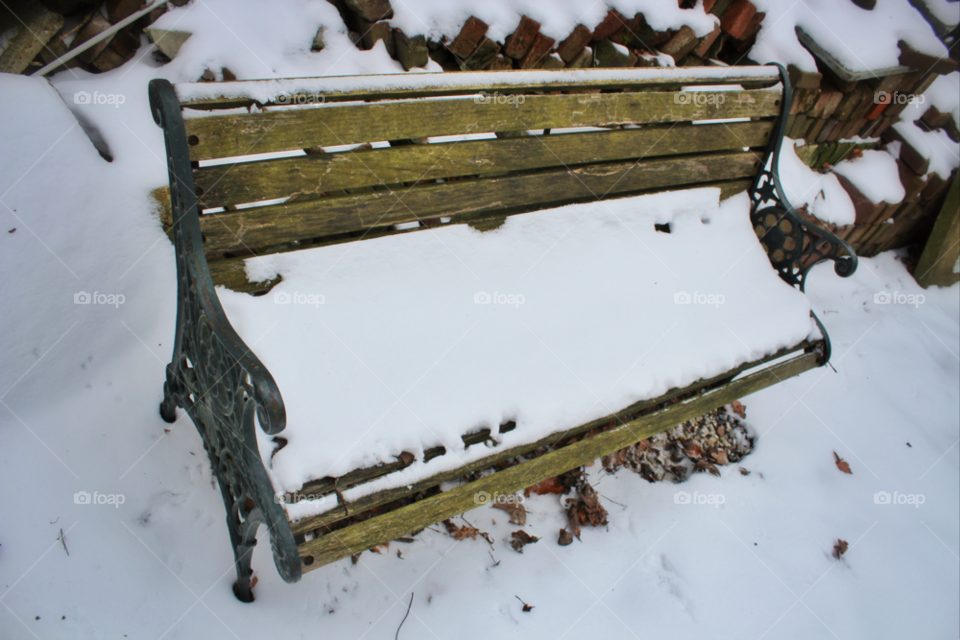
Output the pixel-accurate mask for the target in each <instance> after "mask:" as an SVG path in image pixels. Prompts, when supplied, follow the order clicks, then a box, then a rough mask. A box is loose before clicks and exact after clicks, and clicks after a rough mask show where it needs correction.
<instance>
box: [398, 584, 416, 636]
mask: <svg viewBox="0 0 960 640" xmlns="http://www.w3.org/2000/svg"><path fill="white" fill-rule="evenodd" d="M412 606H413V592H412V591H411V592H410V604H408V605H407V612H406V613H405V614H404V616H403V620H401V621H400V627H402V626H403V623H404V622H406V621H407V616H408V615H410V607H412ZM400 627H397V635H395V636H393V640H398V639H399V638H400Z"/></svg>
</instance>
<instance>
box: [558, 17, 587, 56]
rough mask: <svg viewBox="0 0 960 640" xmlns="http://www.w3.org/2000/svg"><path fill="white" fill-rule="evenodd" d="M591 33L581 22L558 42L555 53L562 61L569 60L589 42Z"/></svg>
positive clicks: (578, 53)
mask: <svg viewBox="0 0 960 640" xmlns="http://www.w3.org/2000/svg"><path fill="white" fill-rule="evenodd" d="M592 37H593V34H592V33H591V32H590V29H587V28H586V27H585V26H583V25H582V24H578V25H577V26H576V27H574V29H573V32H571V33H570V35H569V36H567V38H566V39H565V40H564V41H563V42H561V43H560V45H559V46H558V47H557V53H558V54H559V55H560V58H561V59H562V60H563V61H564V62H570V61H571V60H573V59H574V58H576V57H577V56H578V55H580V52H581V51H583V48H584V47H585V46H587V44H589V43H590V39H591V38H592Z"/></svg>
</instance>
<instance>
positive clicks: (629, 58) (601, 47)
mask: <svg viewBox="0 0 960 640" xmlns="http://www.w3.org/2000/svg"><path fill="white" fill-rule="evenodd" d="M618 47H620V48H618ZM622 48H625V47H622V45H617V44H614V43H613V42H610V41H609V40H601V41H600V42H598V43H597V45H596V48H595V52H596V58H597V66H598V67H633V66H635V65H636V64H637V54H635V53H633V52H632V51H630V50H629V49H627V53H624V52H623V51H621V49H622Z"/></svg>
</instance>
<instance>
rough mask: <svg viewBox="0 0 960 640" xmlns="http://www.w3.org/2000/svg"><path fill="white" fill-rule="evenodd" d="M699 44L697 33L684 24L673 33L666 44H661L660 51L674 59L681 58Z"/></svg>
mask: <svg viewBox="0 0 960 640" xmlns="http://www.w3.org/2000/svg"><path fill="white" fill-rule="evenodd" d="M696 46H697V35H696V34H695V33H694V32H693V29H691V28H690V27H688V26H686V25H684V26H682V27H680V29H679V30H678V31H677V32H676V33H675V34H673V37H672V38H670V39H669V40H668V41H667V42H666V43H665V44H663V45H661V46H660V51H661V52H662V53H665V54H667V55H668V56H672V57H673V59H674V60H680V59H681V58H683V56H685V55H687V54H688V53H690V52H691V51H693V49H694V47H696Z"/></svg>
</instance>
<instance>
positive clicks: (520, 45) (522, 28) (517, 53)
mask: <svg viewBox="0 0 960 640" xmlns="http://www.w3.org/2000/svg"><path fill="white" fill-rule="evenodd" d="M539 33H540V23H539V22H537V21H536V20H532V19H530V18H528V17H527V16H523V17H521V18H520V24H519V25H517V30H516V31H514V32H513V33H511V34H510V35H509V36H507V39H506V41H505V42H504V45H503V52H504V53H505V54H507V55H508V56H510V57H511V58H516V59H517V60H519V59H520V58H522V57H523V56H525V55H526V54H527V51H528V50H529V49H530V45H532V44H533V41H534V40H536V39H537V34H539Z"/></svg>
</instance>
